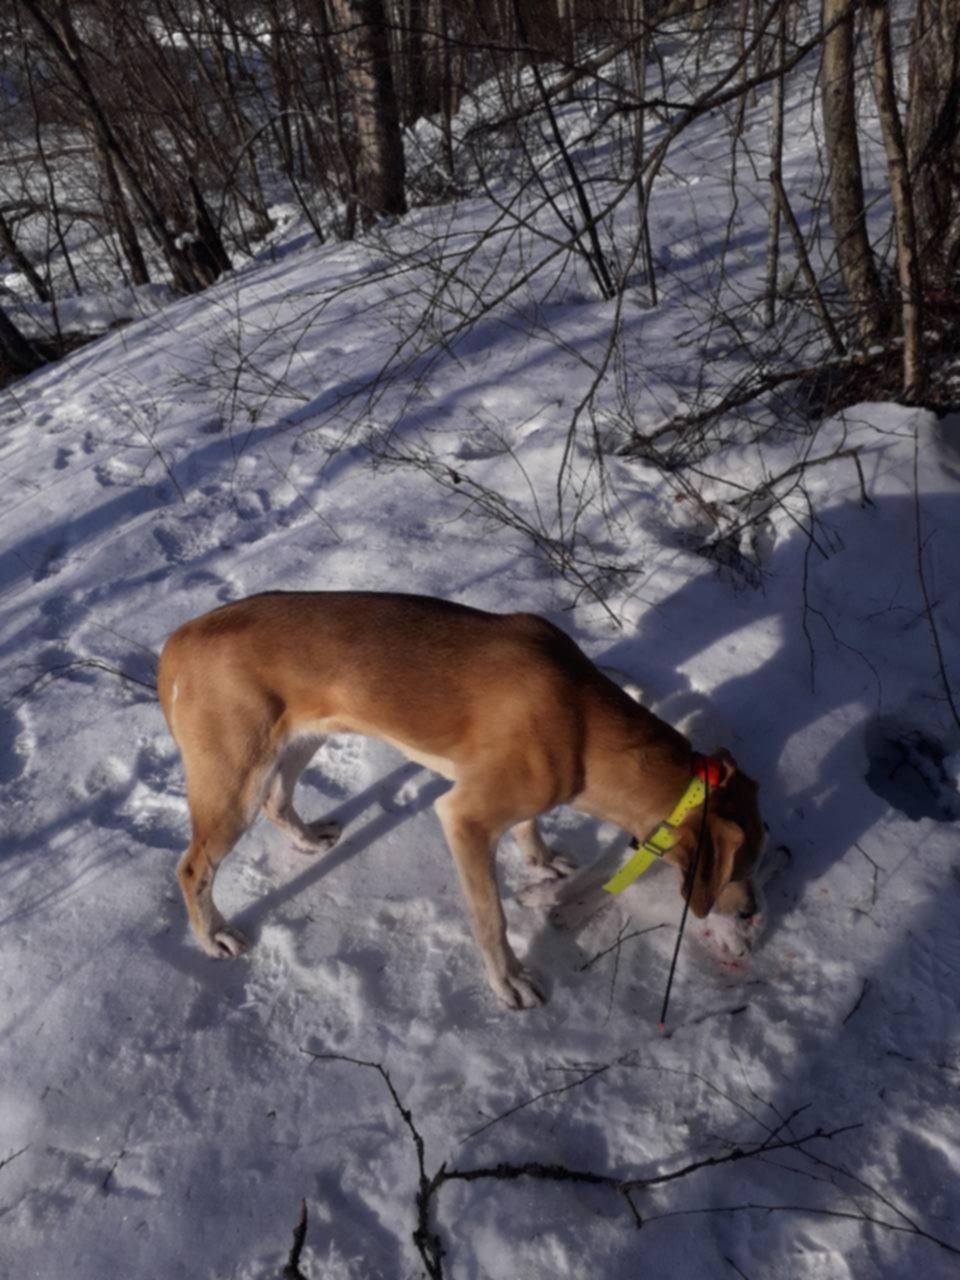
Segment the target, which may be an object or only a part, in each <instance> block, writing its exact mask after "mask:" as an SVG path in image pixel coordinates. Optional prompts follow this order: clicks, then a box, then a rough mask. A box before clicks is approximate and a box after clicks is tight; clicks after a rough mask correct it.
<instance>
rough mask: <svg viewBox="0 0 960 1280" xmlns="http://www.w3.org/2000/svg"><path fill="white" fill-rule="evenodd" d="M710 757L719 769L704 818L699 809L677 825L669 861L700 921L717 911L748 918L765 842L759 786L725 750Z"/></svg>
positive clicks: (754, 903)
mask: <svg viewBox="0 0 960 1280" xmlns="http://www.w3.org/2000/svg"><path fill="white" fill-rule="evenodd" d="M711 759H712V760H713V761H715V762H716V764H717V765H718V766H719V775H720V776H719V779H718V780H717V782H716V784H715V785H714V786H711V787H710V790H709V796H708V799H707V804H706V814H705V815H704V809H703V807H701V808H699V809H697V810H695V811H694V812H693V813H692V814H690V816H689V817H688V818H687V819H686V820H685V821H684V822H682V823H681V824H680V826H679V827H678V828H677V834H676V840H675V842H674V846H673V848H672V849H671V850H670V852H669V853H668V854H667V858H668V860H669V861H670V862H673V863H675V865H676V866H678V867H679V868H680V870H681V872H682V873H683V894H684V897H685V898H686V897H688V898H689V899H690V908H691V910H692V911H693V914H694V915H695V916H699V917H700V918H701V919H702V918H703V917H704V916H705V915H707V914H709V912H710V911H713V910H714V909H715V910H716V911H718V912H719V913H720V914H721V915H735V916H738V917H740V918H741V919H743V920H749V919H752V918H753V917H754V916H755V915H756V914H757V911H758V910H759V903H758V901H757V891H756V888H755V886H754V883H753V879H752V873H753V870H754V868H755V866H756V865H757V863H758V862H759V861H760V857H761V855H762V853H763V847H764V843H765V840H766V836H765V831H764V825H763V819H762V818H761V817H760V809H759V807H758V804H757V793H758V791H759V788H758V787H757V784H756V783H755V782H754V781H753V779H752V778H748V777H747V775H746V774H745V773H741V771H740V770H739V769H738V768H737V766H736V763H735V761H734V759H733V756H731V755H730V753H729V752H728V751H720V752H717V753H716V754H715V755H714V756H712V757H711ZM704 822H705V823H706V830H705V831H704V832H703V836H702V839H701V827H702V826H703V824H704ZM698 844H699V845H700V857H699V861H697V847H698ZM694 865H696V876H695V877H694V874H693V872H694Z"/></svg>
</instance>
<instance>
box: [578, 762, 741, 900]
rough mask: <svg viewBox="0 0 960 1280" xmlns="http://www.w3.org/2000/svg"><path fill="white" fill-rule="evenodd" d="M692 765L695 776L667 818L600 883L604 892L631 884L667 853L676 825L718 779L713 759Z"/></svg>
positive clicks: (699, 803) (613, 890)
mask: <svg viewBox="0 0 960 1280" xmlns="http://www.w3.org/2000/svg"><path fill="white" fill-rule="evenodd" d="M694 767H695V769H696V776H695V777H693V778H691V780H690V784H689V786H688V787H687V789H686V791H684V793H683V795H682V796H681V797H680V800H679V802H678V803H677V805H676V806H675V808H674V809H673V811H672V812H671V814H670V816H669V818H666V819H665V820H664V821H663V822H658V823H657V825H656V826H655V827H654V829H653V831H652V832H651V833H650V835H649V836H647V838H646V840H644V842H643V843H642V844H641V845H639V846H638V847H637V849H636V852H635V853H634V854H633V856H632V857H631V858H628V859H627V861H626V862H625V863H624V864H623V866H622V867H621V868H620V870H619V871H617V872H616V873H615V874H614V875H613V876H611V877H610V879H609V880H608V881H607V882H606V884H605V885H604V886H603V887H604V889H605V890H606V892H607V893H622V892H623V890H624V889H626V887H627V885H630V884H633V882H634V880H636V879H638V878H639V877H640V876H642V875H643V873H644V872H645V871H647V870H648V869H649V868H650V867H651V866H652V865H653V864H654V862H656V861H657V859H658V858H662V857H663V856H664V854H666V853H668V852H669V851H670V850H671V849H672V848H673V845H674V841H675V840H676V835H675V832H676V829H677V827H679V825H680V823H681V822H682V821H683V820H684V818H685V817H686V816H687V814H689V813H692V812H693V810H694V809H696V808H699V806H700V805H702V804H703V802H704V801H705V800H706V798H707V784H708V783H709V785H710V786H711V787H715V786H716V785H717V783H718V782H719V780H720V770H719V768H718V766H717V765H716V763H715V762H714V761H713V760H710V759H705V758H703V757H699V758H698V759H697V762H696V764H695V766H694Z"/></svg>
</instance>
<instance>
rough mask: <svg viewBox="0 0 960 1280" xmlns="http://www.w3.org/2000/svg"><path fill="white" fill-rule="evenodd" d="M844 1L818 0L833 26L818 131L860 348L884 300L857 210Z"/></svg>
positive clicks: (850, 21)
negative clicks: (820, 129) (823, 146)
mask: <svg viewBox="0 0 960 1280" xmlns="http://www.w3.org/2000/svg"><path fill="white" fill-rule="evenodd" d="M847 8H848V0H823V25H824V26H825V27H827V26H829V25H830V24H832V23H837V25H835V26H833V27H832V29H831V30H830V31H829V32H828V34H827V35H826V36H825V37H824V41H823V54H822V60H821V67H820V73H821V80H822V94H823V129H824V138H825V142H826V148H827V160H828V165H829V177H830V221H831V222H832V224H833V234H834V238H835V240H836V246H837V258H838V260H839V263H840V271H841V273H842V275H843V280H844V283H845V284H846V287H847V292H848V294H849V295H850V302H851V306H852V307H853V312H854V315H855V317H856V321H857V328H858V329H859V332H860V339H861V341H862V342H863V343H864V344H869V343H872V342H875V341H876V340H877V339H878V338H880V337H881V336H882V335H883V333H884V331H885V329H886V324H885V316H884V299H883V293H882V290H881V288H880V277H879V274H878V272H877V266H876V262H875V261H874V256H873V250H872V249H871V247H870V240H869V238H868V236H867V226H866V217H865V213H864V206H863V176H862V173H861V169H860V147H859V144H858V142H857V110H856V102H855V99H854V79H853V45H854V41H853V36H854V15H853V13H852V12H851V13H848V14H847V16H846V17H845V18H843V19H842V21H839V22H838V21H837V20H838V19H839V18H840V17H841V15H842V14H843V13H844V12H845V10H846V9H847Z"/></svg>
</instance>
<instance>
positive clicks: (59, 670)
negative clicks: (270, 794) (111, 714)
mask: <svg viewBox="0 0 960 1280" xmlns="http://www.w3.org/2000/svg"><path fill="white" fill-rule="evenodd" d="M73 671H105V672H106V673H107V674H108V675H111V676H116V677H117V679H118V680H125V681H126V682H127V683H128V684H135V685H139V686H140V688H141V689H146V690H148V692H150V693H152V694H153V695H154V696H156V693H157V686H156V685H155V684H152V683H151V682H150V681H149V680H141V679H140V678H139V676H132V675H130V674H129V672H126V671H121V670H120V668H119V667H114V666H112V665H111V664H110V663H109V662H104V661H103V659H102V658H71V660H70V661H69V662H61V663H60V664H59V665H57V666H55V667H48V668H47V670H46V671H41V672H40V674H39V675H38V676H35V677H34V679H33V680H31V681H29V683H28V684H25V685H24V686H23V687H22V688H20V689H17V691H16V692H15V693H13V694H12V695H11V700H12V701H15V702H22V701H23V700H24V699H25V698H29V697H30V696H31V695H32V694H34V693H38V692H39V691H40V690H41V689H45V688H46V687H47V685H48V684H52V683H53V681H54V680H65V679H69V677H70V674H71V672H73ZM0 1167H2V1166H0Z"/></svg>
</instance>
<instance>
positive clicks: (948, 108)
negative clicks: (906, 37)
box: [906, 0, 960, 291]
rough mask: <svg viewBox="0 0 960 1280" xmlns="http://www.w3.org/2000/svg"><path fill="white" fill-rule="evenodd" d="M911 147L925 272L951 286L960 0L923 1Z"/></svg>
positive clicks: (959, 213)
mask: <svg viewBox="0 0 960 1280" xmlns="http://www.w3.org/2000/svg"><path fill="white" fill-rule="evenodd" d="M910 48H911V54H910V86H909V87H910V95H909V97H910V105H909V109H908V112H907V125H906V145H907V155H908V157H909V165H910V174H911V177H912V180H913V198H914V207H915V211H916V219H917V249H918V253H919V257H920V272H921V275H922V277H923V281H924V285H925V288H926V289H928V290H936V291H941V290H947V289H949V287H950V285H951V282H952V280H953V278H954V277H955V275H956V273H957V271H958V270H960V0H917V7H916V13H915V15H914V20H913V31H912V35H911V42H910Z"/></svg>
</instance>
